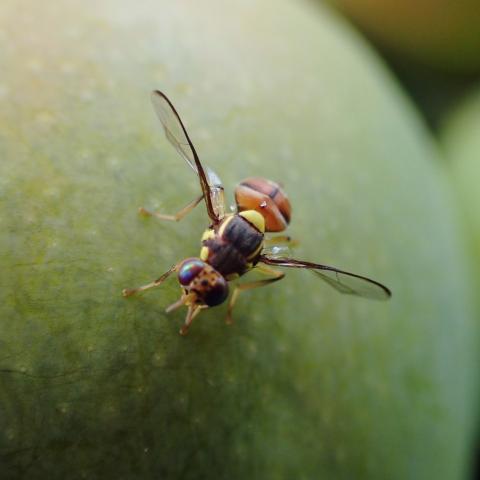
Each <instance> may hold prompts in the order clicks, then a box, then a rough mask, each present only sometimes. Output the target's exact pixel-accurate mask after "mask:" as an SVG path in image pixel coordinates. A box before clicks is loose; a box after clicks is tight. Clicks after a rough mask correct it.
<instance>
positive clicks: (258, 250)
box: [247, 240, 264, 260]
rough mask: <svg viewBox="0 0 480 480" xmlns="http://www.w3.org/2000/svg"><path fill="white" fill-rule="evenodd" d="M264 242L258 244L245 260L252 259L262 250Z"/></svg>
mask: <svg viewBox="0 0 480 480" xmlns="http://www.w3.org/2000/svg"><path fill="white" fill-rule="evenodd" d="M263 246H264V242H263V240H262V242H261V243H260V245H259V246H258V247H257V248H256V249H255V251H254V252H252V253H251V254H250V255H249V256H248V257H247V260H253V259H254V258H255V257H256V256H257V255H258V254H259V253H260V252H261V251H262V250H263Z"/></svg>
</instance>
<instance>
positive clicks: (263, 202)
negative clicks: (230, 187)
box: [235, 177, 292, 232]
mask: <svg viewBox="0 0 480 480" xmlns="http://www.w3.org/2000/svg"><path fill="white" fill-rule="evenodd" d="M235 201H236V203H237V207H238V210H239V211H240V212H242V211H244V210H256V211H257V212H259V213H260V214H261V215H262V216H263V217H264V218H265V231H267V232H281V231H282V230H285V229H286V228H287V226H288V224H289V223H290V216H291V212H292V207H291V206H290V201H289V200H288V197H287V195H286V194H285V192H284V191H283V190H282V189H281V188H280V186H279V185H278V184H277V183H275V182H272V181H271V180H267V179H265V178H259V177H250V178H246V179H245V180H243V181H242V182H240V184H239V185H238V186H237V188H236V189H235Z"/></svg>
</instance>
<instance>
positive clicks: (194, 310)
mask: <svg viewBox="0 0 480 480" xmlns="http://www.w3.org/2000/svg"><path fill="white" fill-rule="evenodd" d="M204 308H208V307H207V306H206V305H201V306H193V305H190V306H189V307H188V312H187V316H186V318H185V323H184V324H183V326H182V328H181V329H180V332H179V333H180V335H186V334H187V333H188V329H189V328H190V325H191V324H192V322H193V320H194V319H195V317H196V316H197V315H198V314H199V313H200V312H201V311H202V310H203V309H204Z"/></svg>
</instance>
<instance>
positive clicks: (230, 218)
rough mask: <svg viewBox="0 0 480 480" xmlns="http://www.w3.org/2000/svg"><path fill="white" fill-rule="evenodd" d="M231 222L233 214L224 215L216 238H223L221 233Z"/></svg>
mask: <svg viewBox="0 0 480 480" xmlns="http://www.w3.org/2000/svg"><path fill="white" fill-rule="evenodd" d="M232 220H233V214H229V215H225V218H224V219H223V221H222V224H221V225H220V228H219V229H218V236H219V237H221V236H223V232H224V231H225V229H226V228H227V225H228V224H229V223H230V222H231V221H232Z"/></svg>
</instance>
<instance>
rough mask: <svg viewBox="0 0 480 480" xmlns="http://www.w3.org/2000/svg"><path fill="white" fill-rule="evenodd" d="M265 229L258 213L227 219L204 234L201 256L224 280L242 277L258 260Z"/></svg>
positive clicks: (248, 213)
mask: <svg viewBox="0 0 480 480" xmlns="http://www.w3.org/2000/svg"><path fill="white" fill-rule="evenodd" d="M263 229H264V221H263V217H262V216H261V215H260V214H259V213H257V212H255V211H251V210H250V211H245V212H242V213H241V214H239V215H232V216H228V217H225V219H224V220H223V221H222V223H221V224H220V225H219V226H218V228H217V229H215V230H214V229H210V230H207V231H206V232H205V233H204V234H203V237H202V250H201V252H200V257H201V258H202V260H204V261H206V262H207V263H209V264H210V265H211V266H212V267H213V268H215V270H217V271H218V272H220V273H221V274H222V275H224V276H225V277H229V276H230V277H232V278H233V277H234V276H235V274H237V275H243V274H244V273H245V272H247V271H248V270H250V269H251V268H252V266H253V265H255V263H256V261H257V260H258V257H259V255H260V252H261V250H262V247H263Z"/></svg>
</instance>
